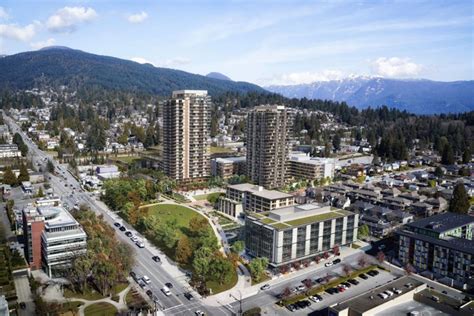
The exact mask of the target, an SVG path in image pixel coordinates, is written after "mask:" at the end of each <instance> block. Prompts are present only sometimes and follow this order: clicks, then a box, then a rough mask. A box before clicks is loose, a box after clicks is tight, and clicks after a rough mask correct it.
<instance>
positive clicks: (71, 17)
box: [46, 7, 97, 32]
mask: <svg viewBox="0 0 474 316" xmlns="http://www.w3.org/2000/svg"><path fill="white" fill-rule="evenodd" d="M96 17H97V12H95V10H94V9H92V8H84V7H64V8H62V9H59V10H58V11H56V13H55V14H54V15H52V16H50V17H49V18H48V21H47V22H46V26H47V27H48V29H49V30H50V31H52V32H73V31H75V30H76V29H77V25H78V24H80V23H85V22H90V21H92V20H94V19H95V18H96Z"/></svg>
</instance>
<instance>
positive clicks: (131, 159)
mask: <svg viewBox="0 0 474 316" xmlns="http://www.w3.org/2000/svg"><path fill="white" fill-rule="evenodd" d="M138 159H140V157H138V156H123V157H112V158H110V160H116V161H121V162H123V163H127V164H129V163H132V162H134V161H135V160H138Z"/></svg>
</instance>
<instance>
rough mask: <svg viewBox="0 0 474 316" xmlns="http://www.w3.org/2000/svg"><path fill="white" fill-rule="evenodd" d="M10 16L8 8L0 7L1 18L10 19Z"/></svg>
mask: <svg viewBox="0 0 474 316" xmlns="http://www.w3.org/2000/svg"><path fill="white" fill-rule="evenodd" d="M9 17H10V16H9V15H8V13H7V10H5V8H4V7H0V20H8V18H9Z"/></svg>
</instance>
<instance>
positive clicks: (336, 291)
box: [326, 287, 339, 295]
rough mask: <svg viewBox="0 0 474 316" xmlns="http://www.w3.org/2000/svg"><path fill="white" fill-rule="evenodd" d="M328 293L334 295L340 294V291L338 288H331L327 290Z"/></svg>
mask: <svg viewBox="0 0 474 316" xmlns="http://www.w3.org/2000/svg"><path fill="white" fill-rule="evenodd" d="M326 292H327V293H329V294H331V295H333V294H336V293H338V292H339V291H338V290H337V289H336V288H333V287H330V288H329V289H326Z"/></svg>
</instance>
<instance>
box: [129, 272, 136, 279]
mask: <svg viewBox="0 0 474 316" xmlns="http://www.w3.org/2000/svg"><path fill="white" fill-rule="evenodd" d="M130 276H131V277H132V278H133V279H134V280H136V279H137V274H136V273H135V272H133V271H130Z"/></svg>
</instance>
